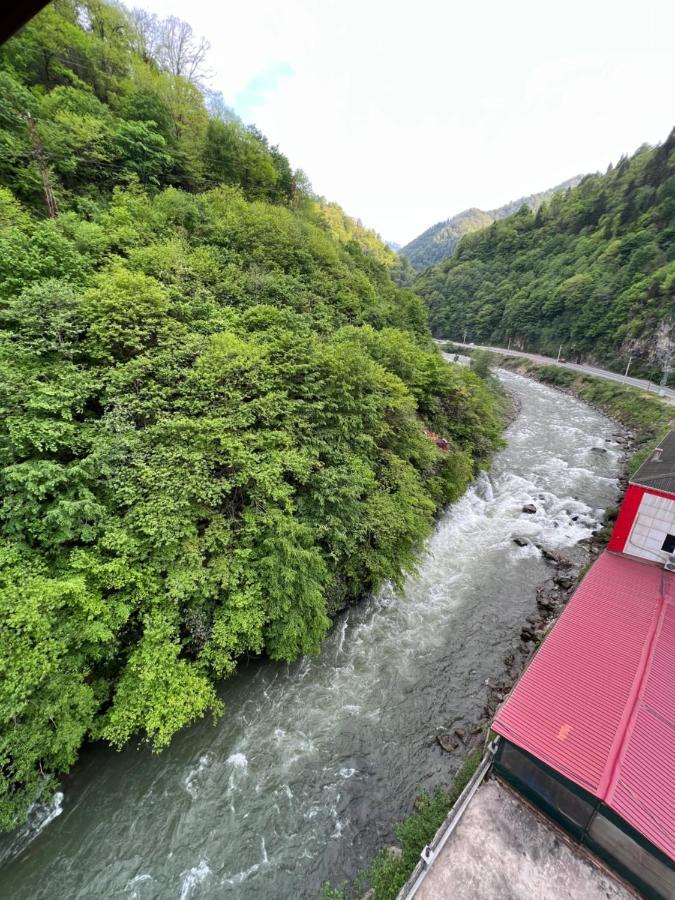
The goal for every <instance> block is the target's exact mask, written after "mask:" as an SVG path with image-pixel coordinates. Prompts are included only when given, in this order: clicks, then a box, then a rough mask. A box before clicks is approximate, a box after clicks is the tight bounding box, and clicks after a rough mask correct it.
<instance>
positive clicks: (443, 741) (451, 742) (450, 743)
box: [436, 734, 459, 753]
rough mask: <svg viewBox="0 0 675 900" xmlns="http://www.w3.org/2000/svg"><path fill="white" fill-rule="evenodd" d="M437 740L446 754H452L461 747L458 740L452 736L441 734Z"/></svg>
mask: <svg viewBox="0 0 675 900" xmlns="http://www.w3.org/2000/svg"><path fill="white" fill-rule="evenodd" d="M436 740H437V741H438V743H439V744H440V745H441V747H442V749H443V750H445V752H446V753H452V751H453V750H456V749H457V748H458V747H459V741H458V740H457V738H454V737H452V735H450V734H439V735H437V737H436Z"/></svg>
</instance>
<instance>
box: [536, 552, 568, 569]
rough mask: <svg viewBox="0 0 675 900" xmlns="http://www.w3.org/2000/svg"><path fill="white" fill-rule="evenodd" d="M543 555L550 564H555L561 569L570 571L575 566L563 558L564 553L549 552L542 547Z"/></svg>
mask: <svg viewBox="0 0 675 900" xmlns="http://www.w3.org/2000/svg"><path fill="white" fill-rule="evenodd" d="M541 555H542V556H543V557H544V559H547V560H548V561H549V562H554V563H555V564H556V565H557V566H559V567H560V568H561V569H569V568H570V566H572V565H574V564H573V563H572V561H571V560H569V559H567V557H566V556H563V555H562V553H558V551H557V550H548V549H547V548H546V547H542V548H541Z"/></svg>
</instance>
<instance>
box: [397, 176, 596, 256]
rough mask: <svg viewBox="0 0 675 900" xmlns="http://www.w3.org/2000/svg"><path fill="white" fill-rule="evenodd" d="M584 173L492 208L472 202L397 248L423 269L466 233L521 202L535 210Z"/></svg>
mask: <svg viewBox="0 0 675 900" xmlns="http://www.w3.org/2000/svg"><path fill="white" fill-rule="evenodd" d="M584 177H585V176H584V175H574V176H573V177H572V178H568V179H567V180H566V181H562V182H561V183H560V184H557V185H555V186H554V187H552V188H549V189H548V190H546V191H539V192H537V193H534V194H528V195H526V196H524V197H518V198H517V199H516V200H510V201H509V202H508V203H505V204H504V205H503V206H498V207H496V208H495V209H489V210H483V209H479V208H478V207H477V206H471V207H469V208H468V209H464V210H462V211H461V212H459V213H457V214H456V215H454V216H451V217H450V218H449V219H444V220H443V221H442V222H436V224H435V225H432V226H431V227H430V228H427V230H426V231H423V232H422V234H420V235H418V236H417V237H416V238H413V240H412V241H409V242H408V243H407V244H406V245H405V246H404V247H403V248H402V249H401V250H400V251H399V252H400V253H401V254H402V255H403V256H405V257H407V259H408V260H409V261H410V262H411V263H412V265H413V266H414V267H415V268H416V269H417V270H418V271H422V269H425V268H427V267H428V266H433V265H435V264H436V263H439V262H442V260H444V259H447V258H448V257H450V256H452V254H453V253H454V251H455V247H456V246H457V244H458V243H459V241H460V239H461V238H462V237H463V236H464V235H465V234H469V233H470V232H472V231H479V230H480V229H481V228H487V227H488V226H489V225H492V223H493V222H497V221H499V220H500V219H505V218H506V217H507V216H510V215H512V214H513V213H514V212H517V211H518V210H519V209H520V208H521V207H522V206H528V207H529V208H530V209H531V210H532V211H533V212H536V211H537V209H538V208H539V207H540V206H541V204H542V203H544V202H545V201H546V200H549V199H550V198H551V197H552V196H553V195H554V194H557V193H559V192H560V191H565V190H567V189H568V188H571V187H576V186H577V185H578V184H579V183H580V182H581V180H582V178H584Z"/></svg>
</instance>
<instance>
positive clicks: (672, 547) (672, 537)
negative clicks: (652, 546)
mask: <svg viewBox="0 0 675 900" xmlns="http://www.w3.org/2000/svg"><path fill="white" fill-rule="evenodd" d="M661 549H662V550H665V551H666V553H675V534H667V535H666V539H665V541H664V542H663V546H662V547H661Z"/></svg>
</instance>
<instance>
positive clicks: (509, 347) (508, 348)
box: [506, 338, 511, 350]
mask: <svg viewBox="0 0 675 900" xmlns="http://www.w3.org/2000/svg"><path fill="white" fill-rule="evenodd" d="M506 349H507V350H510V349H511V338H509V346H508V347H507V348H506Z"/></svg>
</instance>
